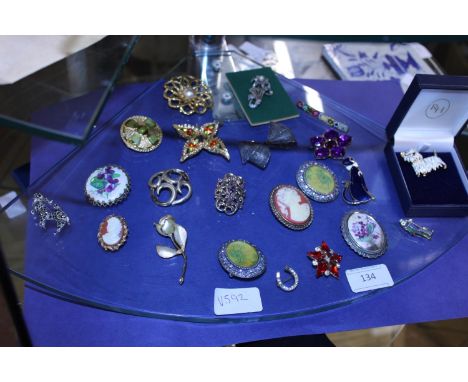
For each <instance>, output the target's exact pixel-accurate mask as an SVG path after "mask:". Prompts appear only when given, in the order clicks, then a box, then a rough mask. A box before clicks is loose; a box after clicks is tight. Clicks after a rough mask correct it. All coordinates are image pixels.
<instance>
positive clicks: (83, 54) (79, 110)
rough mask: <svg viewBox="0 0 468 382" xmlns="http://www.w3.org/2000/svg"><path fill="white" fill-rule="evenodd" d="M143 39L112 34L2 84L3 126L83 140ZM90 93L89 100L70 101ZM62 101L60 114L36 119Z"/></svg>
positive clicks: (0, 109) (0, 118)
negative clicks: (11, 82)
mask: <svg viewBox="0 0 468 382" xmlns="http://www.w3.org/2000/svg"><path fill="white" fill-rule="evenodd" d="M137 41H138V38H137V37H134V36H108V37H105V38H104V39H102V40H100V41H99V42H97V43H95V44H93V45H91V46H90V47H87V48H86V49H83V50H80V51H78V52H77V53H74V54H72V55H70V56H68V57H67V58H65V59H63V60H60V61H58V62H56V63H54V64H52V65H49V66H47V67H46V68H44V69H41V70H39V71H37V72H35V73H33V74H31V75H29V76H27V77H25V78H23V79H21V80H19V81H17V82H15V83H13V84H11V85H3V86H0V126H2V127H10V128H15V129H19V130H21V131H25V132H27V133H29V134H33V135H39V136H42V137H45V138H47V139H54V140H59V141H62V142H68V143H73V144H82V143H84V142H85V141H86V140H87V139H88V137H89V135H90V133H91V131H92V128H93V126H94V125H95V123H96V121H97V119H98V117H99V115H100V113H101V111H102V109H103V107H104V106H105V105H106V102H107V99H108V98H109V95H110V93H111V91H112V89H113V87H114V85H115V83H116V81H117V79H118V78H119V75H120V73H121V71H122V69H123V67H124V65H125V64H126V62H127V60H128V59H129V57H130V54H131V52H132V50H133V47H134V46H135V44H136V42H137ZM84 95H86V96H85V98H86V100H87V101H86V102H81V103H79V102H71V103H68V102H65V101H66V100H70V99H77V98H78V97H80V96H84ZM57 103H60V104H61V106H62V110H61V113H60V114H57V115H50V118H48V119H47V120H46V121H37V120H35V118H34V114H35V113H38V112H41V111H45V110H48V109H49V108H50V106H51V105H54V104H57Z"/></svg>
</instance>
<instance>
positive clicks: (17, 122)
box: [0, 36, 139, 145]
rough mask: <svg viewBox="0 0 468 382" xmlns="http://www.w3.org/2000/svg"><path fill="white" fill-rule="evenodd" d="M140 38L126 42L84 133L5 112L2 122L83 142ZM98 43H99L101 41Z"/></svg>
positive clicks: (61, 139)
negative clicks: (16, 116)
mask: <svg viewBox="0 0 468 382" xmlns="http://www.w3.org/2000/svg"><path fill="white" fill-rule="evenodd" d="M138 40H139V36H133V37H131V39H130V41H128V42H126V43H125V46H126V48H125V50H124V52H123V54H122V56H121V58H120V59H119V61H118V63H117V65H116V68H115V70H114V71H113V73H112V75H111V78H110V79H109V80H108V81H106V85H105V87H104V88H103V89H102V90H101V93H102V94H101V95H100V96H99V99H98V101H97V103H96V106H95V107H94V110H93V112H92V113H91V116H90V118H89V120H88V121H87V122H86V123H85V126H84V128H83V132H82V134H76V133H70V132H66V131H61V130H57V129H54V128H51V127H48V126H43V125H39V124H36V123H32V122H29V121H26V120H20V119H18V118H14V117H11V116H8V115H5V114H0V124H1V125H3V126H4V127H7V128H13V129H18V130H20V131H23V132H25V133H27V134H30V135H35V136H39V137H43V138H47V139H51V140H56V141H59V142H66V143H72V144H76V145H79V144H83V143H84V142H86V141H87V140H88V139H89V137H90V135H91V132H92V130H93V127H94V126H95V124H96V121H97V120H98V118H99V116H100V114H101V112H102V110H103V108H104V106H105V105H106V102H107V101H108V99H109V97H110V95H111V93H112V90H113V88H114V86H115V84H116V82H117V80H118V78H119V76H120V74H121V72H122V70H123V68H124V66H125V64H126V63H127V61H128V60H129V58H130V56H131V53H132V51H133V48H134V47H135V45H136V43H137V42H138ZM96 44H99V42H98V43H96ZM88 49H89V48H88Z"/></svg>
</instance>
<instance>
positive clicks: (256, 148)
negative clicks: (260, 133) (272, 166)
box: [239, 142, 271, 170]
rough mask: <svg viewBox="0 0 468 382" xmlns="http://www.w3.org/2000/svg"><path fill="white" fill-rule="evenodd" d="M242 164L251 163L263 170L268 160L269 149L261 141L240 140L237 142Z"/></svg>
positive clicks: (269, 155)
mask: <svg viewBox="0 0 468 382" xmlns="http://www.w3.org/2000/svg"><path fill="white" fill-rule="evenodd" d="M239 151H240V155H241V161H242V164H246V163H247V162H249V163H252V164H253V165H255V166H257V167H258V168H261V169H262V170H264V169H265V168H266V167H267V166H268V163H269V162H270V157H271V153H270V149H269V147H268V146H266V145H264V144H263V143H256V142H242V143H240V144H239Z"/></svg>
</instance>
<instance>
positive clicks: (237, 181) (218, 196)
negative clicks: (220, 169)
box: [215, 173, 245, 215]
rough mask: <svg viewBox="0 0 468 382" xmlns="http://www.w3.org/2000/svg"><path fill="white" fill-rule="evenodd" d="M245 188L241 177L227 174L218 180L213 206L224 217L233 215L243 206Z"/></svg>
mask: <svg viewBox="0 0 468 382" xmlns="http://www.w3.org/2000/svg"><path fill="white" fill-rule="evenodd" d="M244 199H245V188H244V179H242V177H241V176H237V175H234V174H232V173H228V174H226V175H224V178H223V179H218V183H217V184H216V190H215V201H216V202H215V206H216V209H217V210H218V211H220V212H224V213H225V214H226V215H234V214H235V213H236V212H237V211H238V210H239V208H242V206H243V205H244Z"/></svg>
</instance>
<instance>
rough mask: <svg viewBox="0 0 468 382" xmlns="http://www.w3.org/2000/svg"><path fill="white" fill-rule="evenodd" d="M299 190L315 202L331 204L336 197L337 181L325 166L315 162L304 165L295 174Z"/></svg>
mask: <svg viewBox="0 0 468 382" xmlns="http://www.w3.org/2000/svg"><path fill="white" fill-rule="evenodd" d="M296 180H297V184H298V185H299V188H300V189H301V190H302V191H303V192H304V194H306V195H307V196H308V197H309V198H311V199H313V200H315V201H317V202H322V203H324V202H331V201H332V200H335V199H336V198H337V197H338V194H339V189H338V181H337V179H336V176H335V174H334V173H333V171H332V170H330V169H329V168H328V167H327V166H325V165H323V164H320V163H317V162H307V163H304V164H303V165H302V166H301V167H299V170H298V172H297V174H296Z"/></svg>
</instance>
